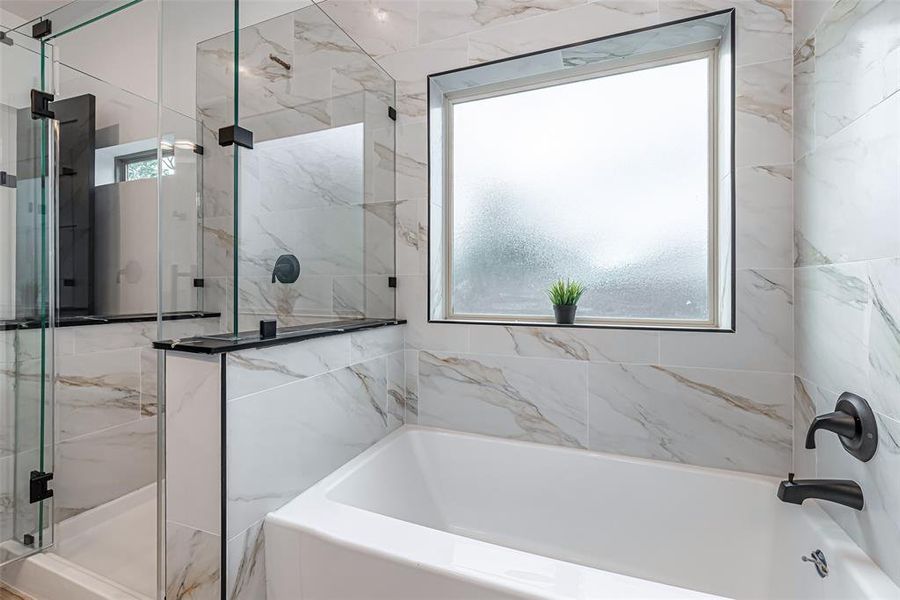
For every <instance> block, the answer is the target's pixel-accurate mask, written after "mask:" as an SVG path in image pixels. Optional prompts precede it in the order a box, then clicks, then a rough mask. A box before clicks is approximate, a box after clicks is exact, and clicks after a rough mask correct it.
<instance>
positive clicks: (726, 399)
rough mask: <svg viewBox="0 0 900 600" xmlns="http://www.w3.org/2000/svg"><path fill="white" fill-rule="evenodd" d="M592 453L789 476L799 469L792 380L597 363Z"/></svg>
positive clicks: (592, 404) (781, 376)
mask: <svg viewBox="0 0 900 600" xmlns="http://www.w3.org/2000/svg"><path fill="white" fill-rule="evenodd" d="M589 374H590V375H589V377H590V415H589V418H590V448H591V449H592V450H600V451H604V452H615V453H618V454H626V455H631V456H641V457H647V458H657V459H663V460H671V461H675V462H680V463H686V464H693V465H700V466H707V467H719V468H725V469H735V470H739V471H749V472H753V473H763V474H766V475H783V474H784V473H786V472H787V469H789V468H790V465H791V423H792V419H793V417H792V405H793V399H792V391H791V385H792V377H791V375H789V374H787V373H785V374H777V373H756V372H743V371H722V370H713V369H681V368H667V367H658V366H629V365H602V364H591V365H590V370H589Z"/></svg>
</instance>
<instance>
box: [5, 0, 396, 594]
mask: <svg viewBox="0 0 900 600" xmlns="http://www.w3.org/2000/svg"><path fill="white" fill-rule="evenodd" d="M0 31H2V37H0V116H2V118H0V337H2V340H0V342H2V344H0V496H2V502H0V549H2V553H0V563H6V562H11V561H15V560H19V559H25V560H27V557H28V556H29V555H31V554H34V553H37V552H40V551H42V550H50V551H51V552H52V553H53V556H54V557H55V560H58V561H62V562H63V563H65V562H66V561H68V562H69V563H72V564H74V565H75V566H77V567H78V570H79V572H83V573H87V574H88V576H96V579H97V580H98V581H99V580H102V581H104V582H106V583H107V584H111V585H112V586H113V588H115V589H121V590H125V591H126V592H127V593H128V594H131V595H132V596H134V597H136V598H162V597H164V595H165V593H166V589H167V588H170V592H171V590H172V589H174V588H173V586H175V587H177V580H178V574H177V573H166V571H165V567H164V565H165V564H166V563H165V556H164V548H165V538H166V535H167V526H166V524H167V520H168V519H167V515H166V510H165V509H166V506H165V498H166V489H165V482H166V464H165V459H164V457H165V452H164V449H165V435H166V432H165V397H164V393H163V389H164V386H162V385H161V384H162V383H163V381H164V376H165V374H164V367H163V366H162V365H161V364H160V362H161V361H159V360H158V356H157V353H156V351H155V350H153V349H152V348H151V343H152V341H154V340H159V339H172V338H179V339H180V338H186V337H192V336H203V337H208V336H214V337H226V338H234V337H239V336H252V335H256V332H257V331H258V328H259V322H260V321H262V320H275V321H277V324H278V326H279V329H280V330H281V331H283V330H284V329H286V328H288V329H290V328H302V327H310V326H312V327H315V326H322V324H334V323H344V322H348V321H358V320H361V319H372V318H385V319H393V318H394V316H395V300H394V287H393V286H394V285H395V283H394V282H395V277H394V275H395V266H394V239H395V227H394V225H395V198H394V175H395V170H394V143H395V132H394V129H395V122H394V119H395V118H396V112H395V111H394V109H393V107H394V106H395V83H394V81H393V79H391V78H390V77H389V76H388V75H387V73H385V72H384V71H383V70H382V69H381V68H380V67H379V65H378V64H377V63H376V61H374V60H373V59H372V58H371V57H370V56H368V55H367V54H366V53H365V52H363V51H362V49H361V48H360V47H359V46H358V45H357V44H356V43H355V42H354V41H353V40H352V39H351V38H350V37H349V36H348V35H347V34H346V33H345V32H344V31H343V30H342V29H341V28H340V27H338V26H337V25H336V24H335V23H334V22H333V21H332V20H331V19H330V18H329V17H328V16H327V14H326V13H325V12H324V11H323V10H322V9H321V8H320V7H318V6H317V5H315V4H314V3H311V2H309V0H277V1H271V2H270V1H266V2H240V1H238V0H101V1H98V0H75V1H74V2H71V3H69V4H66V5H64V6H63V7H62V8H59V9H57V10H55V11H53V12H50V13H48V14H44V15H41V16H40V17H39V18H35V19H32V20H29V21H27V22H25V23H24V24H20V25H16V26H15V27H9V26H7V27H3V28H0ZM175 517H177V515H176V516H175ZM174 521H177V518H175V519H174ZM4 583H11V584H15V585H16V586H20V587H22V589H23V591H27V589H26V588H27V584H28V582H27V581H16V582H4Z"/></svg>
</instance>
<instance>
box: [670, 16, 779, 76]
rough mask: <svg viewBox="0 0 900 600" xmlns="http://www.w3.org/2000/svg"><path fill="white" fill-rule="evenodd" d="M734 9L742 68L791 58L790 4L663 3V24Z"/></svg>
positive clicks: (738, 59)
mask: <svg viewBox="0 0 900 600" xmlns="http://www.w3.org/2000/svg"><path fill="white" fill-rule="evenodd" d="M732 7H734V8H736V9H737V16H736V19H735V24H736V27H737V32H736V41H737V56H736V59H737V64H738V65H746V64H753V63H760V62H766V61H771V60H779V59H783V58H788V57H789V56H791V52H792V49H793V48H792V33H793V14H792V8H793V7H792V2H791V1H790V0H737V1H730V2H729V1H728V0H660V3H659V12H660V21H662V22H666V21H673V20H675V19H683V18H686V17H690V16H694V15H699V14H703V13H708V12H712V11H716V10H722V9H726V8H732Z"/></svg>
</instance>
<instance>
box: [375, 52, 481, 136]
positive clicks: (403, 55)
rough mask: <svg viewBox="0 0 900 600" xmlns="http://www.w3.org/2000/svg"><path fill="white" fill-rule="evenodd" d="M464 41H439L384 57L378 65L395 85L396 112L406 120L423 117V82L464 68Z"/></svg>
mask: <svg viewBox="0 0 900 600" xmlns="http://www.w3.org/2000/svg"><path fill="white" fill-rule="evenodd" d="M468 61H469V58H468V42H467V40H466V38H462V37H460V38H454V39H450V40H443V41H440V42H434V43H431V44H425V45H422V46H416V47H415V48H411V49H409V50H404V51H402V52H395V53H394V54H387V55H385V56H382V57H381V58H379V60H378V63H379V64H380V65H381V66H382V67H384V69H385V70H386V71H387V72H388V74H389V75H390V76H391V77H393V78H394V79H395V80H396V82H397V95H398V100H397V102H398V105H397V111H398V112H399V113H401V114H402V115H405V116H407V117H413V118H419V119H422V118H423V117H424V116H425V96H426V94H425V78H426V77H427V76H428V75H430V74H432V73H439V72H441V71H447V70H449V69H455V68H457V67H464V66H466V65H467V64H468Z"/></svg>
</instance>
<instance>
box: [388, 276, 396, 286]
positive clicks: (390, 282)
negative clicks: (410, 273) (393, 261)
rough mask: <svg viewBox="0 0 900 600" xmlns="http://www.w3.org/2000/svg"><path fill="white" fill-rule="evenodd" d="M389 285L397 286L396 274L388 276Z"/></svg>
mask: <svg viewBox="0 0 900 600" xmlns="http://www.w3.org/2000/svg"><path fill="white" fill-rule="evenodd" d="M388 287H392V288H395V287H397V278H396V277H394V276H390V277H388Z"/></svg>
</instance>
